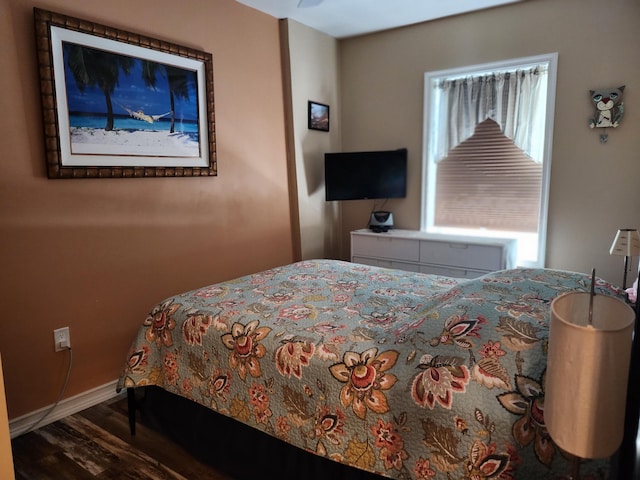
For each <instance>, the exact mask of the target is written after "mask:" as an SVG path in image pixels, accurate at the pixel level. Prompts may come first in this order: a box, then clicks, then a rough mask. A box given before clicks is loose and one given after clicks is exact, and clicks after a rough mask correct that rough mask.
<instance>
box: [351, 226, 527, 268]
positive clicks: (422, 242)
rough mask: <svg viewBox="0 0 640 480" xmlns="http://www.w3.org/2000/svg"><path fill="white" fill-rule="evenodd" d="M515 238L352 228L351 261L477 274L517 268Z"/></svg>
mask: <svg viewBox="0 0 640 480" xmlns="http://www.w3.org/2000/svg"><path fill="white" fill-rule="evenodd" d="M516 248H517V242H516V240H514V239H500V238H474V237H461V236H453V235H440V234H431V233H426V232H420V231H417V230H395V229H394V230H389V231H388V232H383V233H375V232H372V231H371V230H369V229H362V230H355V231H353V232H351V261H352V262H354V263H362V264H365V265H374V266H379V267H388V268H396V269H399V270H408V271H412V272H420V273H432V274H436V275H444V276H447V277H457V278H475V277H479V276H481V275H484V274H486V273H489V272H493V271H496V270H505V269H510V268H515V266H516Z"/></svg>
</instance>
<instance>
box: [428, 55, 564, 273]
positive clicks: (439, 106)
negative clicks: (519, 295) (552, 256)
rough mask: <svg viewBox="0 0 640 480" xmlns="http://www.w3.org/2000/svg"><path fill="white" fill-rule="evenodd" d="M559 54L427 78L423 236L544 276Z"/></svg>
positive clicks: (477, 67)
mask: <svg viewBox="0 0 640 480" xmlns="http://www.w3.org/2000/svg"><path fill="white" fill-rule="evenodd" d="M556 65H557V54H549V55H541V56H538V57H529V58H523V59H516V60H509V61H506V62H500V63H495V64H485V65H478V66H473V67H467V68H462V69H455V70H446V71H438V72H429V73H426V74H425V106H424V147H423V150H424V151H423V182H422V199H423V201H422V230H425V231H428V232H440V233H448V234H458V235H463V236H475V237H477V236H483V237H509V238H517V239H518V265H520V266H528V267H542V266H544V255H545V244H546V224H547V205H548V191H549V173H550V171H551V169H550V166H551V144H552V131H553V113H554V112H553V106H554V101H555V77H556Z"/></svg>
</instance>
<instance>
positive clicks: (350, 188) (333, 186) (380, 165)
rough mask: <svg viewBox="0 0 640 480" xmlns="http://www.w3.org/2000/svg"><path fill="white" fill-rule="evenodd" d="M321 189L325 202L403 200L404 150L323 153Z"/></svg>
mask: <svg viewBox="0 0 640 480" xmlns="http://www.w3.org/2000/svg"><path fill="white" fill-rule="evenodd" d="M324 185H325V194H326V195H325V197H326V200H327V201H330V200H365V199H377V198H404V197H405V196H406V195H407V149H406V148H401V149H398V150H383V151H374V152H341V153H325V154H324Z"/></svg>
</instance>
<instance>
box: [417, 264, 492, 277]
mask: <svg viewBox="0 0 640 480" xmlns="http://www.w3.org/2000/svg"><path fill="white" fill-rule="evenodd" d="M420 273H430V274H432V275H441V276H443V277H454V278H477V277H481V276H482V275H484V274H486V273H489V272H483V271H480V270H470V269H467V268H454V267H442V266H439V265H420Z"/></svg>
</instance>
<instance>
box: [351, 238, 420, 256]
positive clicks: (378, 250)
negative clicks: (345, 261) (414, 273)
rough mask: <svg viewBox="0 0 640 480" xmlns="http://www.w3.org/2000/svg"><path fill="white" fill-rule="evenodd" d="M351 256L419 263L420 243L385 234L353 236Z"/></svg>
mask: <svg viewBox="0 0 640 480" xmlns="http://www.w3.org/2000/svg"><path fill="white" fill-rule="evenodd" d="M351 255H352V256H359V257H377V258H388V259H393V260H407V261H409V262H417V261H418V259H419V258H420V242H419V241H418V240H413V239H408V238H397V237H392V236H391V235H386V234H384V233H381V234H378V235H352V237H351Z"/></svg>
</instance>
